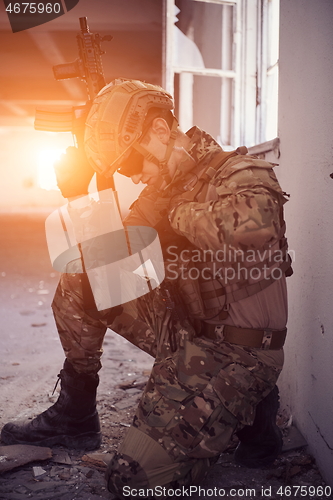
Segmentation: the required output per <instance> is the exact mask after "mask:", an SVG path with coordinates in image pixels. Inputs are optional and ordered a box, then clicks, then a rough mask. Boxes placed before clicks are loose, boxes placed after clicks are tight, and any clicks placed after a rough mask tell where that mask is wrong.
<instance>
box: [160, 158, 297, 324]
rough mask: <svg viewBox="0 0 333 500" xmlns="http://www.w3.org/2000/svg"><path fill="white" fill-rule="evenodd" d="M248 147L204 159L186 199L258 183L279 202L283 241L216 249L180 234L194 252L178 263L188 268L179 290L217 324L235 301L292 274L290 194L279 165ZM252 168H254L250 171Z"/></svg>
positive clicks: (189, 305)
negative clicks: (286, 205)
mask: <svg viewBox="0 0 333 500" xmlns="http://www.w3.org/2000/svg"><path fill="white" fill-rule="evenodd" d="M243 151H244V150H243V149H241V150H240V151H239V150H237V151H235V152H233V153H230V154H229V155H226V153H225V152H223V153H222V154H221V155H219V154H218V155H216V157H214V158H213V161H212V162H210V164H209V166H208V167H207V168H205V169H204V170H202V168H201V171H200V165H198V168H197V169H196V172H194V175H196V176H197V179H198V180H197V182H196V184H195V186H194V188H193V189H192V191H191V196H190V197H189V196H188V194H187V196H186V199H187V200H189V201H192V200H193V201H197V202H198V203H204V202H205V201H212V199H214V196H216V199H218V198H220V197H221V196H222V197H223V196H228V195H232V194H236V193H237V194H239V193H241V192H242V191H247V190H249V189H254V188H255V187H258V186H260V187H265V188H266V189H267V190H269V191H270V192H271V193H272V195H273V196H272V198H273V199H274V201H275V202H276V203H277V204H278V205H279V212H280V231H279V234H278V238H277V241H276V242H275V243H274V244H273V245H269V244H266V245H265V246H264V247H263V248H261V249H260V251H258V250H256V251H254V250H246V251H242V250H240V249H235V248H231V247H226V246H225V248H223V249H221V250H219V251H215V252H213V251H208V250H207V251H205V250H199V249H198V248H197V247H195V246H194V245H192V244H191V243H190V242H189V241H188V240H187V239H186V238H184V237H180V238H181V244H180V252H179V255H180V257H181V255H182V251H183V252H184V250H185V251H186V256H187V257H188V256H189V255H191V254H192V256H193V258H192V260H191V259H187V260H190V262H187V263H186V265H184V262H183V261H182V259H181V258H180V260H179V262H177V264H176V265H175V266H174V267H175V268H176V267H178V268H180V266H182V272H181V273H179V275H178V276H177V292H178V293H177V295H178V296H179V297H181V299H182V301H183V304H184V305H185V306H186V309H187V312H188V314H189V316H190V317H192V318H197V319H200V320H204V321H206V322H210V323H216V324H217V323H219V322H220V321H221V320H223V319H226V317H227V316H228V306H229V304H230V303H232V302H236V301H239V300H242V299H244V298H246V297H250V296H251V295H254V294H256V293H258V292H260V291H261V290H264V289H265V288H267V287H268V286H270V285H271V284H272V283H273V282H274V281H275V280H277V279H279V278H281V277H282V275H290V274H291V271H290V269H291V263H290V257H289V255H288V253H287V249H288V245H287V240H286V238H285V222H284V219H283V205H284V203H285V202H286V201H287V198H286V197H285V193H283V192H282V190H281V188H280V185H279V183H278V181H277V179H276V176H275V174H274V172H273V167H274V165H273V164H272V163H269V162H266V161H263V160H259V159H257V158H255V157H252V156H249V155H246V156H245V155H244V154H242V153H243ZM249 169H251V172H252V174H249ZM198 172H200V174H199V175H198ZM183 240H184V241H185V243H184V241H183ZM167 267H168V264H167V263H166V268H167ZM169 274H170V273H169ZM170 282H171V283H172V276H168V272H167V273H166V286H168V283H170ZM171 286H172V285H171ZM173 288H174V287H173Z"/></svg>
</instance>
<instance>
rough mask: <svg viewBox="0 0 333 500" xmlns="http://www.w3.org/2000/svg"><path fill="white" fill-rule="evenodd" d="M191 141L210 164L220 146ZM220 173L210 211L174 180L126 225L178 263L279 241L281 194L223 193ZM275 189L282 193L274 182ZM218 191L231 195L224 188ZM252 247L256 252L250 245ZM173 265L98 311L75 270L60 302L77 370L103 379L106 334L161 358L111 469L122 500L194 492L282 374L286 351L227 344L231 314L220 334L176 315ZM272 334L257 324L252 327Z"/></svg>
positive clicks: (261, 189) (112, 485) (64, 280)
mask: <svg viewBox="0 0 333 500" xmlns="http://www.w3.org/2000/svg"><path fill="white" fill-rule="evenodd" d="M191 136H192V143H191V148H190V150H189V152H190V154H191V156H192V157H193V158H194V159H195V161H196V162H197V163H199V162H201V165H204V166H207V165H209V164H210V162H211V161H212V159H213V158H214V156H216V155H217V153H219V152H220V151H221V149H220V147H219V146H218V145H217V143H216V142H215V141H214V140H213V139H212V138H211V137H210V136H209V135H208V134H205V133H203V132H202V131H200V130H199V129H195V130H192V131H191ZM219 172H220V171H218V172H217V176H215V186H213V183H210V184H209V186H212V187H214V192H215V195H214V196H215V198H214V202H213V203H212V202H211V201H209V196H210V195H209V190H208V194H206V195H205V196H206V200H207V198H208V201H204V202H203V203H198V202H193V201H192V202H190V203H184V204H181V205H179V206H178V207H177V204H178V201H179V200H180V201H183V198H184V195H183V194H182V192H181V191H180V190H179V188H177V182H173V184H172V185H171V186H170V187H169V188H168V190H166V192H164V193H163V195H161V193H159V192H157V191H156V190H154V188H153V187H147V188H146V189H145V190H144V191H143V192H142V194H141V195H140V197H139V199H138V200H137V202H136V203H135V204H134V206H133V207H132V210H131V212H130V214H129V216H128V217H127V219H126V221H125V222H126V223H127V224H128V225H150V226H153V227H157V228H158V229H159V232H160V239H161V243H162V247H163V248H164V249H166V248H167V247H168V245H170V244H172V245H173V246H175V247H176V248H177V252H178V255H179V252H180V251H181V249H184V248H190V247H191V245H192V247H191V248H193V246H194V248H199V249H205V248H212V249H213V250H216V249H217V248H219V246H220V245H222V244H223V243H227V244H232V245H234V246H237V244H238V243H237V241H238V240H237V238H238V233H241V232H242V231H243V233H244V232H245V233H246V232H248V233H249V234H250V236H251V234H252V235H253V234H255V236H256V237H257V238H259V239H260V235H261V234H262V232H263V231H264V232H265V231H266V233H265V234H275V237H276V238H277V235H278V232H279V226H280V224H281V220H280V215H279V209H280V206H281V204H282V202H281V201H280V202H279V203H276V201H275V200H276V196H273V195H272V191H271V190H269V189H267V186H265V185H263V184H262V183H261V185H257V186H256V188H255V189H252V190H250V189H249V188H248V189H247V190H246V189H243V191H242V194H241V195H239V194H238V192H237V186H236V185H233V186H231V188H232V189H233V193H231V194H230V192H227V193H226V194H223V192H222V191H221V194H219V192H218V189H219V186H218V180H219V178H220V177H221V176H220V175H219ZM221 172H223V167H222V168H221ZM236 175H239V172H238V174H236ZM241 175H242V179H243V181H244V182H245V181H246V179H247V178H248V177H250V178H251V176H253V171H252V170H251V169H249V168H247V169H245V170H244V171H243V173H242V174H241ZM177 180H179V181H180V182H184V179H181V178H180V179H175V181H177ZM216 180H217V182H216ZM243 181H242V182H243ZM238 182H240V181H239V180H238ZM268 182H271V183H273V184H274V185H275V188H276V186H278V184H277V181H276V179H275V178H271V179H270V181H268ZM250 184H251V181H250ZM252 185H253V181H252ZM209 186H208V187H209ZM220 189H226V185H225V184H224V185H223V186H222V187H221V186H220ZM229 189H230V186H229ZM276 189H280V188H279V187H278V188H276ZM216 192H217V195H216ZM244 192H245V194H244ZM281 196H282V192H281ZM170 199H173V200H174V204H173V205H175V206H176V208H175V210H174V212H173V214H172V219H171V221H172V222H171V227H170V225H169V223H168V222H167V221H166V217H167V216H168V215H169V214H170V206H172V205H170ZM199 199H200V198H199ZM185 201H186V200H185ZM265 237H266V236H265ZM272 239H274V238H273V237H272ZM248 241H249V242H250V243H249V246H251V244H252V243H251V242H252V241H253V238H252V239H251V237H250V238H249V240H248ZM266 241H267V237H266ZM243 248H245V246H244V244H243ZM167 258H168V255H167V252H166V253H165V259H166V271H167V275H166V279H165V281H164V282H163V284H162V286H161V287H159V288H157V289H156V290H155V291H153V292H151V293H150V294H147V295H145V296H143V297H140V298H138V299H136V300H134V301H132V302H128V303H125V304H122V305H120V306H117V307H114V308H112V309H110V310H105V311H101V312H96V311H84V308H83V298H82V286H81V285H82V283H81V281H82V280H81V276H80V274H77V271H78V268H76V266H78V264H77V263H75V262H73V263H72V264H71V268H69V269H68V271H69V272H68V273H67V274H64V275H62V277H61V281H60V284H59V287H58V289H57V292H56V295H55V298H54V302H53V311H54V315H55V319H56V323H57V326H58V330H59V334H60V338H61V341H62V345H63V348H64V350H65V353H66V356H67V358H68V360H69V361H70V362H71V363H72V364H73V366H74V367H75V369H76V370H77V371H78V372H85V373H96V372H97V371H98V370H99V369H100V367H101V364H100V357H101V355H102V344H103V338H104V335H105V331H106V329H107V328H111V329H112V330H113V331H115V332H116V333H118V334H119V335H122V336H123V337H124V338H126V339H127V340H129V341H130V342H131V343H133V344H134V345H136V346H138V347H139V348H140V349H143V350H144V351H146V352H148V353H149V354H151V355H152V356H153V357H154V358H155V363H154V366H153V369H152V372H151V375H150V378H149V381H148V383H147V386H146V388H145V390H144V392H143V394H142V397H141V400H140V403H139V405H138V408H137V411H136V415H135V417H134V421H133V424H132V426H131V428H130V429H129V432H128V434H127V436H126V437H125V440H124V442H123V443H122V444H121V446H120V448H119V451H118V453H116V454H115V455H114V457H113V460H112V462H111V463H110V465H109V467H108V472H107V479H108V487H109V489H110V491H112V492H114V493H116V494H117V495H118V496H122V494H123V490H122V488H123V487H124V486H128V487H131V488H136V489H138V488H154V487H156V486H165V487H168V486H170V487H177V486H178V487H179V486H182V485H190V484H197V483H198V482H199V481H200V480H201V479H202V478H203V477H204V475H205V473H206V471H207V469H208V467H209V466H210V464H211V463H212V462H213V461H214V460H216V458H217V457H218V455H219V454H220V453H221V452H222V451H223V450H225V449H226V447H227V446H228V443H229V441H230V438H231V436H232V434H233V433H234V432H235V430H236V429H238V430H239V429H240V428H241V427H242V426H243V425H250V424H251V423H252V422H253V419H254V411H255V406H256V404H257V403H258V402H259V401H260V400H261V399H263V398H264V397H265V396H266V395H267V394H268V393H269V392H270V391H271V390H272V389H273V387H274V385H275V383H276V381H277V378H278V376H279V373H280V371H281V369H282V364H283V350H282V349H279V350H275V351H273V350H262V349H255V348H250V347H242V346H239V345H234V344H230V343H227V342H225V341H223V338H222V336H221V335H220V333H219V332H220V329H219V326H218V325H221V323H228V315H226V316H227V318H226V317H225V316H224V317H225V320H224V321H218V322H215V323H216V325H217V326H216V329H215V333H213V334H210V335H208V334H206V330H205V323H203V322H202V321H200V319H198V318H195V317H192V316H191V315H186V314H182V309H183V308H184V305H182V306H180V307H179V304H178V303H177V300H176V303H171V304H170V301H168V299H166V295H165V289H168V286H169V285H170V286H173V285H174V280H172V279H171V278H170V276H168V262H167ZM178 264H179V263H177V265H178ZM283 280H284V278H283V279H282V281H283ZM273 286H275V284H274V285H272V287H273ZM269 288H270V287H269ZM282 290H283V288H282ZM262 293H265V292H262ZM171 300H172V297H171ZM231 318H232V316H231ZM281 321H282V322H283V323H284V322H285V319H282V320H281ZM231 324H233V322H232V321H231ZM240 326H242V325H240ZM265 326H267V325H262V324H256V325H252V328H260V327H265ZM268 326H269V325H268Z"/></svg>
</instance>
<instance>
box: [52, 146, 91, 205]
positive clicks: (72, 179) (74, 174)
mask: <svg viewBox="0 0 333 500" xmlns="http://www.w3.org/2000/svg"><path fill="white" fill-rule="evenodd" d="M54 170H55V174H56V178H57V184H58V187H59V189H60V191H61V194H62V195H63V197H64V198H73V197H75V196H83V195H86V194H88V186H89V183H90V181H91V179H92V176H93V175H94V169H93V168H92V166H91V165H90V164H89V162H88V160H87V158H86V156H85V154H84V153H83V152H82V151H81V150H79V149H77V148H75V147H73V146H71V147H69V148H67V149H66V154H64V155H62V157H61V159H60V161H59V162H57V163H56V164H55V166H54Z"/></svg>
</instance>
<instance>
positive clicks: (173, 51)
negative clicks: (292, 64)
mask: <svg viewBox="0 0 333 500" xmlns="http://www.w3.org/2000/svg"><path fill="white" fill-rule="evenodd" d="M165 8H166V12H165V13H166V17H165V18H166V22H165V54H164V55H165V65H164V66H165V74H164V86H165V88H166V89H167V90H168V91H169V92H171V93H172V94H173V95H174V96H175V103H176V115H177V116H178V118H179V121H180V125H181V127H182V128H183V129H184V130H187V129H189V128H190V127H191V126H193V125H198V126H199V127H201V128H203V129H204V130H206V131H207V132H209V133H210V134H212V135H213V136H214V137H215V138H216V139H217V140H218V141H219V143H220V144H221V145H222V146H223V147H224V148H225V149H232V148H234V147H237V146H239V145H241V144H245V145H247V146H253V145H255V144H258V143H260V142H265V141H268V140H271V139H274V138H275V137H276V135H277V82H278V10H279V0H233V1H224V0H165Z"/></svg>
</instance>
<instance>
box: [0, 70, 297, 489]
mask: <svg viewBox="0 0 333 500" xmlns="http://www.w3.org/2000/svg"><path fill="white" fill-rule="evenodd" d="M172 109H173V101H172V98H171V96H170V95H169V94H168V93H167V92H166V91H164V90H163V89H162V88H160V87H158V86H156V85H150V84H146V83H143V82H139V81H133V80H132V81H127V80H121V79H120V80H115V81H114V82H112V83H111V84H109V85H107V86H106V87H104V89H102V91H101V92H100V93H99V95H98V96H97V97H96V98H95V100H94V102H93V105H92V108H91V110H90V113H89V115H88V118H87V122H86V132H85V154H86V157H87V158H88V162H89V163H87V162H84V161H83V160H82V159H81V158H80V157H79V156H78V153H77V151H72V152H71V154H70V155H69V156H70V158H69V159H68V155H67V158H65V159H64V160H63V161H62V163H61V164H60V165H59V167H58V172H57V175H58V184H59V187H60V189H61V191H62V193H63V195H64V196H65V197H67V198H68V199H69V200H70V205H71V204H72V201H73V200H74V198H76V197H81V196H82V195H85V194H87V192H88V191H87V190H88V184H89V181H90V179H91V177H92V175H93V172H94V171H95V170H96V171H98V172H99V173H102V174H103V175H105V176H110V175H112V174H113V173H114V172H115V171H116V170H118V171H119V172H120V173H121V174H123V175H126V176H128V177H131V179H132V181H133V182H134V183H138V182H142V183H144V184H147V187H146V188H145V189H144V190H143V191H142V193H141V195H140V196H139V198H138V199H137V201H136V202H135V203H134V205H133V206H132V207H131V210H130V213H129V215H128V216H127V217H126V219H125V221H124V223H125V225H127V226H150V227H153V228H156V229H157V231H158V233H159V237H160V241H161V245H162V249H163V256H164V264H165V272H166V277H165V279H164V281H163V283H162V284H161V285H160V286H159V287H157V288H156V289H155V290H153V291H151V292H150V293H148V294H146V295H143V296H142V297H140V298H138V299H135V300H133V301H131V302H126V303H124V304H121V305H118V306H116V307H113V308H110V309H106V310H103V311H97V310H95V311H92V310H87V308H86V309H85V307H84V299H83V291H82V288H83V275H82V274H80V270H81V269H80V263H79V262H77V261H74V262H72V263H70V264H69V266H68V269H67V271H68V272H67V273H64V274H63V275H62V276H61V280H60V283H59V286H58V288H57V291H56V294H55V297H54V301H53V305H52V307H53V312H54V316H55V320H56V324H57V327H58V331H59V335H60V339H61V342H62V345H63V348H64V351H65V355H66V361H65V363H64V367H63V369H62V370H61V372H60V375H59V376H60V379H61V392H60V396H59V399H58V401H57V402H56V403H55V404H54V405H53V406H52V407H51V408H49V409H48V410H46V411H45V412H44V413H42V414H41V415H39V416H37V417H36V418H35V419H33V420H31V421H28V422H15V423H8V424H6V425H5V426H4V428H3V430H2V434H1V438H2V440H3V441H4V442H5V443H7V444H13V443H25V444H35V445H43V446H44V445H46V446H53V445H56V444H57V445H64V446H67V447H73V448H86V449H95V448H98V446H99V445H100V427H99V420H98V414H97V411H96V390H97V385H98V380H99V378H98V371H99V370H100V368H101V363H100V358H101V354H102V344H103V338H104V335H105V331H106V329H107V328H111V329H112V330H113V331H115V332H117V333H118V334H119V335H122V336H123V337H124V338H126V339H128V340H129V341H130V342H132V343H133V344H134V345H136V346H138V347H139V348H141V349H143V350H144V351H146V352H148V353H149V354H151V355H152V356H153V357H154V359H155V362H154V366H153V369H152V372H151V375H150V377H149V380H148V383H147V386H146V388H145V390H144V392H143V394H142V397H141V400H140V403H139V405H138V408H137V410H136V414H135V417H134V420H133V423H132V425H131V427H130V429H129V431H128V433H127V435H126V437H125V440H124V442H123V443H122V444H121V446H120V448H119V450H118V452H117V453H115V454H114V456H113V459H112V461H111V462H110V464H109V466H108V469H107V484H108V488H109V490H110V491H111V492H113V493H115V494H116V495H118V496H120V497H125V496H126V495H125V493H124V490H123V488H124V487H125V486H126V487H127V488H136V489H138V488H144V489H146V488H151V489H154V488H155V487H156V486H165V487H167V486H172V487H180V486H186V485H191V484H198V483H199V482H200V481H201V480H202V478H203V477H204V475H205V473H206V472H207V470H208V468H209V466H210V465H211V463H214V462H215V461H216V459H217V458H218V456H219V454H220V453H222V452H223V451H224V450H225V449H226V448H227V447H228V444H229V442H230V439H231V437H232V435H233V434H234V433H237V435H238V437H239V439H240V442H239V445H238V447H237V449H236V453H235V460H236V462H237V463H239V464H243V465H246V466H249V467H260V466H263V465H267V464H269V463H271V462H273V461H274V460H275V458H276V457H277V455H278V454H279V452H280V451H281V446H282V439H281V434H280V431H279V429H278V427H277V426H276V414H277V410H278V389H277V387H276V381H277V379H278V376H279V373H280V371H281V369H282V365H283V344H284V341H285V336H286V321H287V298H286V279H285V276H286V274H288V273H289V272H290V271H289V270H290V263H289V259H288V256H287V243H286V239H285V236H284V233H285V224H284V220H283V208H282V207H283V205H284V203H285V202H286V198H285V196H284V193H283V192H282V190H281V188H280V186H279V184H278V181H277V179H276V177H275V174H274V172H273V169H272V164H270V163H267V162H265V161H262V160H258V159H257V158H255V157H251V156H249V155H248V154H246V153H247V151H246V148H238V150H236V151H233V152H230V151H229V152H226V151H223V150H222V148H221V147H220V146H219V145H218V144H217V142H216V141H215V140H214V139H213V138H212V137H211V136H210V135H209V134H207V133H205V132H203V131H202V130H200V129H199V128H196V127H193V128H192V129H191V130H189V131H188V132H187V133H186V134H185V133H184V132H182V131H181V130H180V128H179V126H178V123H177V120H176V118H175V117H174V115H173V113H172ZM71 211H72V214H73V217H74V218H75V217H76V218H77V219H78V220H80V219H81V220H84V228H85V229H84V230H86V231H89V224H92V220H93V211H94V209H93V207H92V206H88V207H81V208H73V206H72V208H71ZM91 241H92V245H94V241H93V239H92V240H91ZM127 496H128V494H127Z"/></svg>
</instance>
